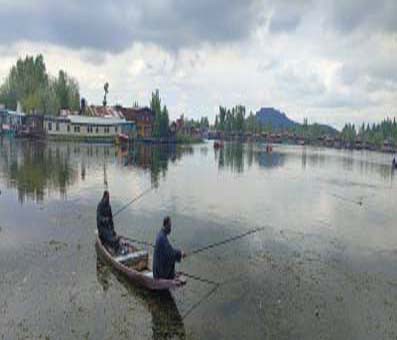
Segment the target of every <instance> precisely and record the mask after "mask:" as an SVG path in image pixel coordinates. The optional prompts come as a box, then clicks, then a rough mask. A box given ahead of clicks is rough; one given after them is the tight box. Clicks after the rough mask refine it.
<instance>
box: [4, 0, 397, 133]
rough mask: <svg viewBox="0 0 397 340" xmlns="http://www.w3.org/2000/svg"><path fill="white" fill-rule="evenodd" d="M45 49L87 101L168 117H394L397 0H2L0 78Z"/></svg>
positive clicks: (54, 67) (337, 122)
mask: <svg viewBox="0 0 397 340" xmlns="http://www.w3.org/2000/svg"><path fill="white" fill-rule="evenodd" d="M36 53H42V54H44V57H45V60H46V63H47V68H48V69H49V71H50V73H53V74H56V72H57V71H58V69H60V68H62V69H64V70H66V71H67V72H68V73H69V74H70V75H72V76H74V77H75V78H76V79H77V80H78V81H79V84H80V88H81V94H82V95H83V96H84V97H85V98H86V99H87V100H88V102H89V103H94V104H99V103H101V101H102V96H103V84H104V82H105V81H108V82H109V83H110V93H109V102H111V103H112V104H114V103H120V104H123V105H126V106H128V105H132V103H133V102H134V101H138V102H139V104H141V105H147V104H148V101H149V97H150V93H151V91H152V90H154V89H156V88H158V89H159V90H160V94H161V97H162V99H163V102H164V103H166V104H167V106H168V107H169V109H170V113H171V118H176V117H177V116H179V115H180V114H181V113H185V115H187V116H189V117H194V118H197V117H200V116H201V115H207V116H209V118H210V119H211V120H213V119H214V116H215V114H216V112H217V110H218V106H219V105H226V106H233V105H236V104H243V105H245V106H246V107H247V108H248V110H253V111H256V110H258V109H259V108H260V107H262V106H273V107H276V108H279V109H281V110H282V111H285V112H286V113H287V114H288V115H289V116H290V117H291V118H293V119H295V120H297V121H302V120H303V118H304V117H308V118H309V122H314V121H317V122H324V123H329V124H332V125H334V126H336V127H339V128H340V127H341V126H343V124H344V122H346V121H351V122H356V123H359V122H362V121H370V122H373V121H377V120H380V119H382V118H384V117H386V116H394V115H396V116H397V1H396V0H377V1H373V0H335V1H332V0H318V1H316V0H312V1H311V0H294V1H288V0H278V1H276V0H200V1H198V0H194V1H193V0H192V1H190V0H118V1H111V0H95V1H94V0H86V1H79V0H58V1H53V0H30V1H28V0H26V1H24V0H0V80H1V81H3V80H4V78H5V77H6V75H7V73H8V70H9V68H10V66H11V65H12V64H13V63H15V60H16V58H17V57H23V56H25V55H26V54H36Z"/></svg>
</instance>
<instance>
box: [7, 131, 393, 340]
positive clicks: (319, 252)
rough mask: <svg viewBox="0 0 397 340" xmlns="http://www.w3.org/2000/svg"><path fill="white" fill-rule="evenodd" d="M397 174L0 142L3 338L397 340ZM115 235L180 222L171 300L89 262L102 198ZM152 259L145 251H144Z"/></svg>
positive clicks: (256, 157)
mask: <svg viewBox="0 0 397 340" xmlns="http://www.w3.org/2000/svg"><path fill="white" fill-rule="evenodd" d="M396 177H397V172H396V174H394V173H393V172H392V170H391V156H390V155H386V154H380V153H374V152H351V151H340V150H331V149H321V148H312V147H297V146H282V145H276V146H274V151H273V153H272V154H267V153H266V152H265V147H264V145H261V144H257V145H248V144H246V145H241V144H227V145H225V148H224V150H219V151H215V150H214V149H213V146H212V143H204V144H200V145H195V146H177V147H152V146H143V145H139V146H137V147H136V148H134V149H133V150H131V151H128V152H127V151H123V150H120V149H118V148H116V147H115V146H109V145H92V144H73V143H56V142H54V143H50V142H35V143H33V142H27V141H12V140H11V141H10V140H8V139H2V140H0V190H1V194H0V216H1V219H0V291H1V294H0V334H1V337H2V338H4V339H15V338H34V339H38V338H43V339H45V338H50V339H70V338H82V339H85V338H88V339H102V338H105V339H112V338H122V339H132V338H135V339H140V338H142V339H147V338H154V339H173V338H176V339H203V338H208V339H219V338H227V339H250V338H253V339H258V338H261V339H263V338H266V339H396V337H397V222H396V220H397V214H396V203H397V179H396ZM150 187H153V188H154V189H153V190H152V191H150V192H149V193H148V194H146V195H145V196H143V197H142V198H141V199H140V200H139V201H137V202H135V203H134V204H133V205H131V206H130V207H128V208H127V209H125V210H124V211H123V212H122V213H121V214H120V215H118V216H117V217H116V218H115V225H116V229H117V231H118V232H119V233H120V234H124V235H127V236H130V237H132V238H135V239H140V240H144V241H150V242H152V241H154V238H155V235H156V232H157V231H158V230H159V228H160V226H161V221H162V218H163V217H164V216H165V215H170V216H171V218H172V219H173V233H172V235H171V239H172V242H173V243H174V245H176V246H178V247H181V248H182V249H183V250H185V251H189V250H194V249H197V248H200V247H203V246H206V245H208V244H210V243H213V242H218V241H221V240H224V239H227V238H229V237H232V236H234V235H238V234H241V233H244V232H246V231H249V230H251V229H253V228H259V227H264V229H263V231H261V232H258V233H255V234H251V235H250V236H247V237H245V238H241V239H239V240H236V241H234V242H231V243H228V244H225V245H222V246H219V247H216V248H213V249H210V250H208V251H206V252H202V253H200V254H197V255H194V256H192V257H190V258H187V259H186V260H185V261H184V262H183V263H182V264H181V265H180V266H179V268H180V269H181V270H183V271H185V272H188V273H190V274H192V275H195V276H199V277H202V278H204V279H207V280H210V281H214V282H217V283H220V285H219V286H215V285H213V284H210V283H204V282H200V281H197V280H192V279H190V280H189V281H188V284H187V285H186V286H185V287H183V288H182V289H180V290H177V291H174V292H172V294H161V295H156V294H150V293H148V292H146V291H144V290H141V289H137V288H135V287H133V286H131V285H130V284H128V283H127V282H126V281H124V280H123V279H122V278H121V277H118V276H117V275H115V273H114V272H113V271H111V270H110V268H109V267H108V266H106V265H104V264H103V263H102V262H101V261H100V260H99V259H98V258H97V254H96V251H95V237H96V235H95V231H96V221H95V213H96V205H97V203H98V201H99V199H100V197H101V194H102V192H103V190H104V189H105V188H107V189H109V190H110V193H111V203H112V206H113V211H116V210H118V209H119V208H121V207H122V206H123V205H124V204H125V203H126V202H128V201H129V200H131V199H132V198H133V197H135V196H137V195H139V194H140V193H141V192H143V191H145V190H147V189H148V188H150ZM149 251H152V250H151V249H149Z"/></svg>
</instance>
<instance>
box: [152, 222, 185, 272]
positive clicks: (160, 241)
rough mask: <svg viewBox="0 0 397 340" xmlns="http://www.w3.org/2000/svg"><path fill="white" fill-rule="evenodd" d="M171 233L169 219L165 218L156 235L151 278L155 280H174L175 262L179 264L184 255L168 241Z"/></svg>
mask: <svg viewBox="0 0 397 340" xmlns="http://www.w3.org/2000/svg"><path fill="white" fill-rule="evenodd" d="M170 233H171V218H170V217H169V216H167V217H165V218H164V220H163V227H162V228H161V230H160V231H159V232H158V234H157V238H156V244H155V246H154V254H153V277H154V278H155V279H168V280H171V279H174V278H175V262H180V261H181V259H182V258H183V257H185V256H186V255H185V253H184V252H183V251H181V250H179V249H174V248H173V247H172V246H171V244H170V242H169V241H168V235H169V234H170Z"/></svg>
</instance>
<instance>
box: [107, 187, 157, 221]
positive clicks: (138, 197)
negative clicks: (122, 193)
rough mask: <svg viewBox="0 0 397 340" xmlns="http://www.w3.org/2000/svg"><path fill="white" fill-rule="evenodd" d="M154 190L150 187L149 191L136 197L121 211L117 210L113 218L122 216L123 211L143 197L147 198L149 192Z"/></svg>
mask: <svg viewBox="0 0 397 340" xmlns="http://www.w3.org/2000/svg"><path fill="white" fill-rule="evenodd" d="M153 189H154V187H150V188H149V189H147V190H145V191H144V192H142V193H141V194H139V195H138V196H136V197H134V198H133V199H132V200H131V201H129V202H128V203H127V204H125V205H124V206H122V207H121V208H120V209H119V210H117V211H116V212H115V213H114V214H113V218H114V217H115V216H117V215H118V214H120V213H121V212H122V211H123V210H125V209H126V208H128V207H129V206H130V205H131V204H132V203H134V202H136V201H137V200H139V199H140V198H142V197H143V196H145V195H146V194H148V193H149V192H151V191H152V190H153Z"/></svg>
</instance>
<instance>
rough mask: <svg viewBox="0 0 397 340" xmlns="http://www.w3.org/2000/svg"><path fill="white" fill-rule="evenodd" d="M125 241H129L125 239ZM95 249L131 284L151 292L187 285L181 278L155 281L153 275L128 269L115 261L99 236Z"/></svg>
mask: <svg viewBox="0 0 397 340" xmlns="http://www.w3.org/2000/svg"><path fill="white" fill-rule="evenodd" d="M125 240H128V239H126V238H125ZM95 248H96V250H97V253H98V255H99V256H100V257H101V258H102V259H103V260H104V261H106V262H107V263H108V264H109V265H111V266H112V268H113V269H114V270H116V271H117V272H118V273H120V274H122V275H123V276H124V277H125V278H126V279H127V280H128V281H129V282H131V283H133V284H136V285H139V286H141V287H144V288H146V289H149V290H169V289H176V288H179V287H181V286H182V285H183V284H185V280H183V279H182V278H181V277H179V276H178V277H177V278H175V279H174V280H165V279H155V278H153V276H152V275H148V274H149V273H148V272H146V273H144V272H140V271H137V270H135V269H133V268H131V267H127V266H126V265H124V264H122V263H120V262H118V261H116V260H115V258H114V256H113V255H112V254H110V252H109V251H108V250H107V249H106V247H105V246H104V245H103V244H102V242H101V240H100V239H99V237H98V236H97V240H96V243H95Z"/></svg>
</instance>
